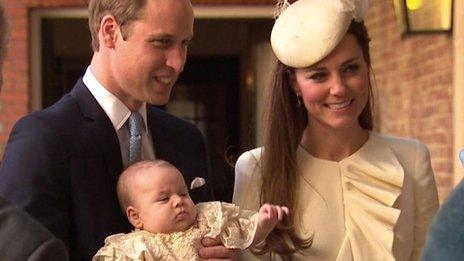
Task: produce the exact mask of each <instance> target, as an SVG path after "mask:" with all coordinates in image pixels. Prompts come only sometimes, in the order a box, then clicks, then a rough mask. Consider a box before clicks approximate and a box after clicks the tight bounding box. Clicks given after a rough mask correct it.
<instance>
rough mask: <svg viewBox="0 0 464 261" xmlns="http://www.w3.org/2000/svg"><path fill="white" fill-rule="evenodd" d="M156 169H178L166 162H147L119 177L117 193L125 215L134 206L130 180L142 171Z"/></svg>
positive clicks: (141, 162)
mask: <svg viewBox="0 0 464 261" xmlns="http://www.w3.org/2000/svg"><path fill="white" fill-rule="evenodd" d="M155 167H165V168H176V167H174V165H172V164H171V163H169V162H167V161H165V160H145V161H139V162H137V163H134V164H132V165H130V166H129V167H127V168H126V169H125V170H124V171H123V172H122V173H121V175H119V178H118V183H117V185H116V192H117V195H118V200H119V205H120V206H121V209H122V212H123V213H124V214H126V209H127V208H128V207H129V206H130V205H131V204H132V197H131V193H130V192H131V188H130V187H129V179H130V178H131V177H133V176H134V175H135V174H136V173H138V172H140V171H142V170H146V169H149V168H155Z"/></svg>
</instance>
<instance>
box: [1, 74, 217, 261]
mask: <svg viewBox="0 0 464 261" xmlns="http://www.w3.org/2000/svg"><path fill="white" fill-rule="evenodd" d="M147 118H148V119H147V122H148V125H149V128H150V129H151V132H152V135H153V142H154V148H155V153H156V157H157V158H158V159H164V160H167V161H169V162H171V163H172V164H173V165H174V166H176V167H177V168H178V169H179V170H180V171H181V172H182V173H183V175H184V178H185V181H186V184H190V182H191V181H192V180H193V179H194V178H195V177H203V178H204V179H205V181H206V185H205V186H202V187H200V188H197V189H195V190H194V191H191V192H190V195H191V197H192V199H193V201H194V202H200V201H208V200H211V189H210V186H211V179H210V177H209V169H208V162H207V156H206V151H205V150H206V149H205V144H204V140H203V137H202V135H201V133H200V132H199V130H198V129H197V128H196V127H195V126H194V125H193V124H191V123H187V122H185V121H183V120H180V119H178V118H176V117H174V116H171V115H169V114H167V113H166V112H164V111H162V110H160V109H157V108H155V107H154V106H147ZM122 170H123V164H122V158H121V152H120V146H119V141H118V138H117V135H116V131H115V130H114V128H113V125H112V124H111V121H110V119H109V118H108V116H107V115H106V114H105V112H104V111H103V109H102V108H101V107H100V106H99V104H98V103H97V101H96V100H95V98H94V97H93V96H92V95H91V93H90V92H89V90H88V89H87V88H86V86H85V85H84V83H83V82H82V79H80V80H79V81H78V82H77V83H76V85H75V86H74V88H73V90H72V91H71V92H70V93H69V94H67V95H65V96H63V98H61V99H60V100H59V101H58V102H57V103H56V104H54V105H52V106H51V107H49V108H47V109H45V110H43V111H39V112H34V113H31V114H29V115H27V116H25V117H24V118H22V119H20V120H19V121H18V122H17V123H16V124H15V126H14V128H13V130H12V132H11V134H10V138H9V141H8V144H7V146H6V150H5V154H4V159H3V162H2V166H1V168H0V180H1V181H2V182H0V195H3V196H4V197H6V198H7V199H8V200H9V201H11V202H13V203H15V204H17V205H19V206H20V207H21V208H23V209H24V210H26V211H27V212H28V213H29V214H30V215H31V216H33V217H34V218H36V219H37V220H38V221H39V222H40V223H42V224H44V225H45V226H46V227H47V228H48V229H49V230H50V231H51V232H53V233H54V234H55V235H56V236H57V237H58V238H60V239H61V240H63V241H64V242H65V243H66V245H67V246H68V248H69V251H70V256H71V258H72V259H73V260H90V259H91V257H92V256H93V255H94V254H95V253H96V252H97V250H98V248H99V247H101V246H102V245H103V241H104V239H105V237H107V236H109V235H111V234H115V233H121V232H129V231H130V229H131V226H130V223H129V222H128V221H127V219H126V217H125V215H124V214H123V213H122V211H121V209H120V207H119V204H118V200H117V196H116V182H117V178H118V175H119V174H120V173H121V171H122Z"/></svg>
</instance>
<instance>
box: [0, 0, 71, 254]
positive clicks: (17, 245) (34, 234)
mask: <svg viewBox="0 0 464 261" xmlns="http://www.w3.org/2000/svg"><path fill="white" fill-rule="evenodd" d="M7 35H8V22H7V19H6V16H5V10H4V8H3V5H2V3H1V2H0V88H1V87H2V84H1V79H2V71H3V70H2V69H3V68H2V67H3V60H4V58H5V55H6V54H5V52H6V45H7ZM1 182H2V181H1V180H0V183H1ZM0 255H1V258H0V259H2V260H42V261H46V260H68V254H67V252H66V247H65V245H64V244H63V242H61V241H60V240H58V239H57V238H56V237H54V236H53V235H52V234H51V233H50V231H48V230H47V229H46V228H45V227H43V226H42V225H41V224H40V223H38V222H37V221H35V220H34V219H33V218H32V217H31V216H29V215H28V214H27V213H25V212H24V211H22V210H20V209H19V208H17V207H16V206H13V205H11V204H9V203H8V202H7V201H5V200H4V199H3V198H1V197H0Z"/></svg>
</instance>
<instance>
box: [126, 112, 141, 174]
mask: <svg viewBox="0 0 464 261" xmlns="http://www.w3.org/2000/svg"><path fill="white" fill-rule="evenodd" d="M142 128H143V118H142V115H140V113H138V112H132V113H131V115H130V116H129V166H130V165H132V164H133V163H135V162H137V161H140V160H141V159H142Z"/></svg>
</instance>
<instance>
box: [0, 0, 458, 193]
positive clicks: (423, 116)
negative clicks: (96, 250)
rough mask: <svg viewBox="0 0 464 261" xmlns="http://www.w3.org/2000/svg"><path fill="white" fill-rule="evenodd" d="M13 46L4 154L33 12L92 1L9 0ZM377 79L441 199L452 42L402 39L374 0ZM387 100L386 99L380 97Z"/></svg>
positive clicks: (383, 118) (390, 12)
mask: <svg viewBox="0 0 464 261" xmlns="http://www.w3.org/2000/svg"><path fill="white" fill-rule="evenodd" d="M4 3H5V5H6V10H7V14H8V15H9V16H10V19H11V32H12V33H11V44H10V50H9V53H8V57H7V59H6V62H5V67H4V86H3V90H2V95H0V153H3V147H4V145H5V144H6V141H7V138H8V135H9V133H10V130H11V128H12V126H13V124H14V123H15V122H16V121H17V120H18V118H20V117H21V116H23V115H24V114H26V113H28V112H29V110H30V109H29V103H30V96H29V93H30V89H29V83H30V79H29V47H28V46H29V42H28V40H29V24H28V23H29V11H30V10H31V9H34V8H50V7H72V6H85V5H86V4H87V0H4ZM193 3H194V4H213V5H214V4H221V3H222V4H273V3H274V1H273V0H253V1H252V0H221V1H219V0H197V1H193ZM366 22H367V26H368V28H369V30H370V33H371V37H372V38H373V41H372V60H373V69H374V71H375V76H376V83H377V84H376V92H377V99H376V101H377V105H376V109H377V116H378V117H377V122H378V130H379V131H381V132H383V133H390V134H395V135H401V136H408V137H416V138H419V139H420V140H422V141H423V142H425V143H426V144H427V146H428V147H429V149H430V152H431V156H432V166H433V169H434V170H435V173H436V180H437V184H438V187H439V193H440V197H441V199H443V198H445V197H446V195H447V194H448V193H449V191H450V190H451V187H452V156H453V155H452V135H453V130H452V118H451V116H452V70H453V69H452V68H453V64H452V63H453V60H452V54H453V53H452V52H453V48H452V38H451V37H450V36H448V35H417V36H413V37H405V38H402V37H401V34H400V32H399V27H398V24H397V22H396V17H395V14H394V8H393V4H392V2H391V1H386V0H372V1H371V7H370V10H369V13H368V17H367V21H366ZM380 97H381V98H380Z"/></svg>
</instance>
